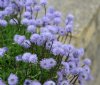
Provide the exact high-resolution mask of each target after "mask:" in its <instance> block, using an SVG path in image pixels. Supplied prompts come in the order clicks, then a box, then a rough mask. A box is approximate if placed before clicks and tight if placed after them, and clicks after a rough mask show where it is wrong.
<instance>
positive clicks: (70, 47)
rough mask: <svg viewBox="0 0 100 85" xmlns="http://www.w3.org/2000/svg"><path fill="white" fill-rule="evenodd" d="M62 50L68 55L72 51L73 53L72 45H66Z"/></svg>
mask: <svg viewBox="0 0 100 85" xmlns="http://www.w3.org/2000/svg"><path fill="white" fill-rule="evenodd" d="M63 49H64V50H65V51H66V52H67V53H68V54H69V53H72V52H73V51H74V47H73V45H70V44H68V45H66V44H65V45H63Z"/></svg>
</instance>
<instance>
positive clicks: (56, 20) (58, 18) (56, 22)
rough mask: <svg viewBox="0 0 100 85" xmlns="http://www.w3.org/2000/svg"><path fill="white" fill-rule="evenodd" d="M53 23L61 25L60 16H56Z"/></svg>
mask: <svg viewBox="0 0 100 85" xmlns="http://www.w3.org/2000/svg"><path fill="white" fill-rule="evenodd" d="M53 23H54V24H55V25H59V24H60V23H61V18H60V17H55V18H54V20H53Z"/></svg>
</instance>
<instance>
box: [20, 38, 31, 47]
mask: <svg viewBox="0 0 100 85" xmlns="http://www.w3.org/2000/svg"><path fill="white" fill-rule="evenodd" d="M22 46H23V47H24V48H30V47H31V42H30V41H29V40H24V41H23V43H22Z"/></svg>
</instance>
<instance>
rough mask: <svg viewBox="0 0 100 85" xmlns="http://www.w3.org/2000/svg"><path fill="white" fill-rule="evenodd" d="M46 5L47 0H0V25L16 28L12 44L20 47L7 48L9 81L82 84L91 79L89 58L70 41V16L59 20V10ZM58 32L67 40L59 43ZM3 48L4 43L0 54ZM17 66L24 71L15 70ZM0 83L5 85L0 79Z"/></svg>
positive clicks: (15, 83) (34, 84) (39, 84)
mask: <svg viewBox="0 0 100 85" xmlns="http://www.w3.org/2000/svg"><path fill="white" fill-rule="evenodd" d="M46 6H47V0H40V2H38V1H37V0H0V9H1V11H0V26H1V27H3V28H6V29H7V28H9V26H12V27H13V28H14V27H17V28H18V29H17V30H16V28H15V29H13V30H15V31H16V33H15V34H14V36H13V40H14V41H13V42H12V45H13V44H14V45H16V46H14V48H16V47H17V46H19V47H20V49H17V50H13V49H12V50H13V52H12V50H11V52H12V54H11V56H13V57H15V58H14V62H15V64H14V68H15V69H14V71H11V72H10V75H9V76H8V84H9V85H22V84H23V85H76V83H78V84H79V85H83V84H84V82H85V81H89V80H91V79H92V76H91V70H90V65H91V60H90V59H88V58H84V49H83V48H76V47H75V46H73V45H72V44H71V39H72V33H73V31H74V30H73V28H74V16H73V15H72V14H68V16H67V17H66V19H65V22H63V20H62V14H61V12H59V11H57V10H55V9H54V8H53V7H48V8H47V7H46ZM42 9H44V15H42V14H41V11H42ZM39 14H40V16H42V17H40V16H39ZM62 23H65V24H64V26H62ZM7 32H8V31H7ZM60 36H62V37H64V36H65V37H66V39H67V38H69V40H68V43H67V44H66V43H65V42H64V43H62V42H61V41H60ZM65 41H66V40H65ZM8 42H9V41H8ZM10 49H11V48H10ZM18 50H19V51H20V52H19V51H18ZM15 51H18V53H16V52H15ZM6 52H7V48H6V47H4V48H0V57H3V56H4V54H5V53H6ZM14 52H15V53H14ZM19 53H20V54H19ZM22 53H23V54H22ZM8 55H9V54H8ZM12 59H13V58H12ZM81 59H84V60H83V61H82V60H81ZM11 62H12V61H11ZM8 65H9V62H8ZM20 65H23V67H21V66H20ZM27 65H28V68H27ZM20 67H21V69H22V68H23V69H24V71H23V70H22V71H21V70H18V68H20ZM24 67H25V68H24ZM17 70H18V71H17ZM15 71H16V72H15ZM14 72H15V73H14ZM20 72H22V73H23V72H25V75H23V76H20ZM17 74H19V75H17ZM24 76H25V77H24ZM22 77H24V80H21V78H22ZM20 80H21V83H20ZM0 85H6V83H4V81H3V79H1V80H0Z"/></svg>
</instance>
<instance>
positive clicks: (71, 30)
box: [65, 24, 73, 33]
mask: <svg viewBox="0 0 100 85" xmlns="http://www.w3.org/2000/svg"><path fill="white" fill-rule="evenodd" d="M65 30H66V33H72V32H73V25H72V24H68V25H66V28H65Z"/></svg>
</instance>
